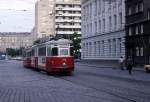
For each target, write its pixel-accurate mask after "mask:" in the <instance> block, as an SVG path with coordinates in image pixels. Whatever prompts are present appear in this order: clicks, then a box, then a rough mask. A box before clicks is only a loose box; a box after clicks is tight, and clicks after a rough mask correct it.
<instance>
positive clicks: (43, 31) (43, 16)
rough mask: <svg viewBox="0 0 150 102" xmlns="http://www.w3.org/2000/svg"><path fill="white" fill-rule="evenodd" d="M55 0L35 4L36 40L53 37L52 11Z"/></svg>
mask: <svg viewBox="0 0 150 102" xmlns="http://www.w3.org/2000/svg"><path fill="white" fill-rule="evenodd" d="M54 3H55V0H38V1H37V2H36V4H35V32H36V34H37V38H42V37H46V36H49V35H52V36H55V31H54V29H55V27H54V26H55V25H54V18H55V16H54V15H53V9H54Z"/></svg>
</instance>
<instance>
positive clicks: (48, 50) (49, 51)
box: [47, 47, 51, 56]
mask: <svg viewBox="0 0 150 102" xmlns="http://www.w3.org/2000/svg"><path fill="white" fill-rule="evenodd" d="M47 56H51V48H50V47H48V48H47Z"/></svg>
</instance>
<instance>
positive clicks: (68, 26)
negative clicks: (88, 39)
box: [54, 0, 81, 38]
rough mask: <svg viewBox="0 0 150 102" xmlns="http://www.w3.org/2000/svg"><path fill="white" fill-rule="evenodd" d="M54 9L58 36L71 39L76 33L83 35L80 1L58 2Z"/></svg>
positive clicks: (65, 0) (58, 0)
mask: <svg viewBox="0 0 150 102" xmlns="http://www.w3.org/2000/svg"><path fill="white" fill-rule="evenodd" d="M54 7H55V8H54V10H55V31H56V34H57V36H63V37H64V38H70V35H72V34H73V33H74V32H77V33H78V34H81V2H80V0H62V1H60V0H56V3H55V6H54Z"/></svg>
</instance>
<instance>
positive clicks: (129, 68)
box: [127, 65, 132, 75]
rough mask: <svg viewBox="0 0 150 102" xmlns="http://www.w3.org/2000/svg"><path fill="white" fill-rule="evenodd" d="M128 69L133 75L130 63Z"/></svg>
mask: <svg viewBox="0 0 150 102" xmlns="http://www.w3.org/2000/svg"><path fill="white" fill-rule="evenodd" d="M127 70H128V71H129V74H130V75H131V74H132V65H128V66H127Z"/></svg>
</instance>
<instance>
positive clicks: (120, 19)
mask: <svg viewBox="0 0 150 102" xmlns="http://www.w3.org/2000/svg"><path fill="white" fill-rule="evenodd" d="M119 23H120V25H121V26H122V13H119Z"/></svg>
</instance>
